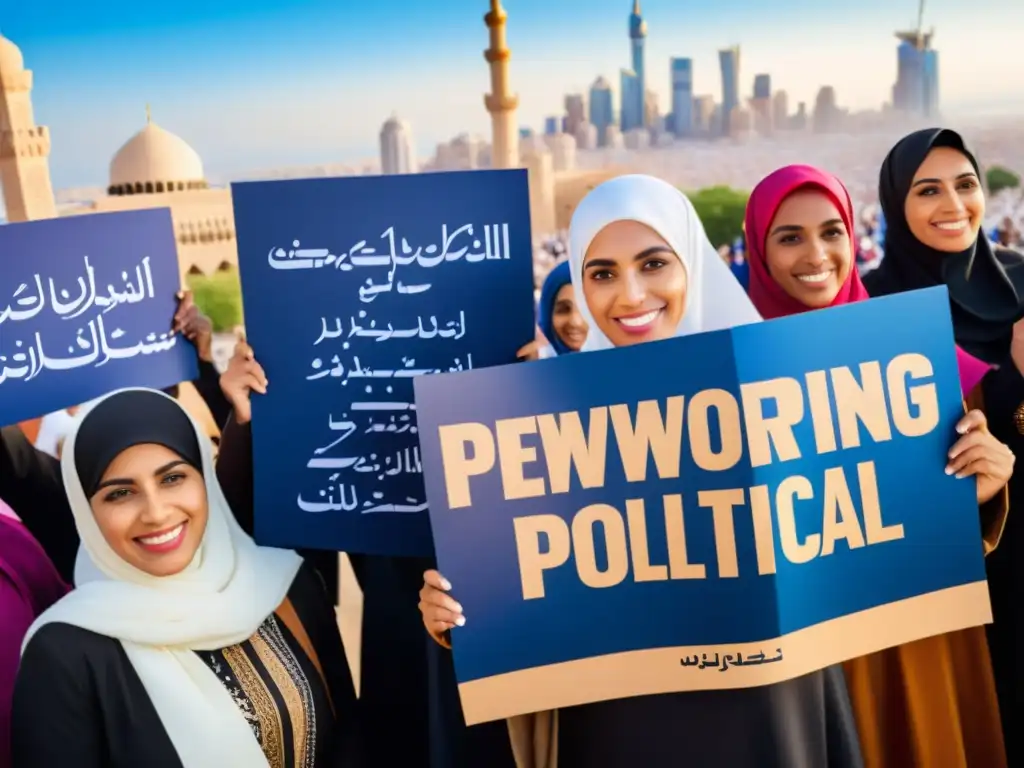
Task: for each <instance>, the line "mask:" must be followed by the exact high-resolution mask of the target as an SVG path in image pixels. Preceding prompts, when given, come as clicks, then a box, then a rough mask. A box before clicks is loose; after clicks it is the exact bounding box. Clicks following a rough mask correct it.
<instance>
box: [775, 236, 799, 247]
mask: <svg viewBox="0 0 1024 768" xmlns="http://www.w3.org/2000/svg"><path fill="white" fill-rule="evenodd" d="M798 242H800V236H799V235H794V234H789V235H782V236H781V237H780V238H779V243H780V244H781V245H792V244H794V243H798Z"/></svg>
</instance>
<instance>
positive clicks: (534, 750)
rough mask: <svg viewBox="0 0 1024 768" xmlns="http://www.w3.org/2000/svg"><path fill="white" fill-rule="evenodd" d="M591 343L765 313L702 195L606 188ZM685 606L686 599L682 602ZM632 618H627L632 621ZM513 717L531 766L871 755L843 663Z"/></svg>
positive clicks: (593, 257)
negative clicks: (718, 239)
mask: <svg viewBox="0 0 1024 768" xmlns="http://www.w3.org/2000/svg"><path fill="white" fill-rule="evenodd" d="M569 247H570V261H571V264H572V281H573V285H574V286H575V288H576V294H577V304H578V306H579V309H580V312H581V313H582V314H583V316H584V318H585V319H586V321H587V325H588V326H589V332H588V336H587V341H586V342H585V343H584V345H583V350H582V351H584V352H585V351H593V350H605V349H610V348H612V347H621V346H628V345H632V344H638V343H642V342H646V341H659V340H663V339H668V338H673V337H677V336H686V335H689V334H693V333H701V332H705V331H714V330H720V329H723V328H732V327H734V326H737V325H744V324H747V323H754V322H759V321H760V319H761V318H760V317H759V316H758V314H757V311H756V310H755V309H754V307H753V305H752V304H751V303H750V300H749V299H748V298H747V296H746V294H745V293H744V291H743V289H742V287H741V286H740V284H739V283H738V282H737V281H736V279H735V278H734V277H733V275H732V274H731V272H730V271H729V269H728V267H726V265H725V264H724V263H723V262H722V260H721V258H720V257H719V256H718V253H717V252H716V251H715V249H714V248H713V247H712V245H711V243H710V242H708V239H707V236H706V235H705V233H704V227H703V226H702V225H701V222H700V219H699V218H698V217H697V214H696V211H694V209H693V205H692V204H691V203H690V201H689V200H688V199H687V198H686V197H685V196H684V195H683V194H682V193H680V192H679V191H678V190H677V189H675V188H674V187H672V186H670V185H669V184H666V183H665V182H663V181H661V180H659V179H655V178H652V177H649V176H620V177H618V178H615V179H612V180H610V181H607V182H605V183H604V184H601V185H600V186H599V187H597V188H596V189H594V191H593V192H591V193H590V194H589V195H588V196H587V197H586V198H584V199H583V201H582V202H581V203H580V205H579V207H578V208H577V209H576V212H575V214H573V218H572V225H571V229H570V234H569ZM451 589H452V585H451V584H449V583H448V582H447V580H446V579H444V578H443V577H442V576H441V575H440V574H439V573H437V572H436V571H428V572H427V573H426V574H425V575H424V586H423V590H422V591H421V593H420V600H421V602H420V609H421V611H422V613H423V620H424V624H425V625H426V627H427V630H428V632H430V634H431V635H432V636H433V637H434V638H435V639H436V640H437V641H438V642H439V643H441V644H442V645H446V646H447V645H448V633H449V632H450V631H451V630H452V629H453V628H456V627H460V626H462V625H463V624H464V623H465V617H464V616H463V615H462V609H461V607H460V606H459V604H458V603H457V602H456V601H455V600H454V599H453V598H452V597H451V596H450V594H449V592H450V591H451ZM680 609H681V610H685V606H680ZM624 620H626V619H624ZM557 715H558V716H557V717H555V716H554V713H539V714H537V715H534V716H532V717H529V716H528V717H525V718H514V719H513V720H510V721H509V727H510V734H511V738H512V748H513V752H514V753H515V755H516V762H517V764H518V765H519V767H520V768H555V767H556V766H558V768H634V766H643V767H644V768H669V767H670V766H671V768H677V767H678V766H684V765H685V766H687V768H719V766H728V768H794V767H795V766H807V768H811V767H812V766H813V768H857V767H859V766H861V765H862V764H863V761H862V759H861V756H860V750H859V746H858V742H857V734H856V729H855V726H854V723H853V716H852V712H851V709H850V702H849V697H848V695H847V692H846V688H845V684H844V682H843V676H842V672H841V671H840V670H837V669H829V670H826V671H824V672H818V673H815V674H811V675H807V676H806V677H802V678H799V679H797V680H792V681H790V682H787V683H781V684H778V685H773V686H768V687H764V688H748V689H741V690H729V691H709V692H696V693H679V694H667V695H661V696H638V697H635V698H630V699H620V700H616V701H606V702H599V703H596V704H588V705H585V706H580V707H571V708H568V709H564V710H561V711H560V712H558V713H557Z"/></svg>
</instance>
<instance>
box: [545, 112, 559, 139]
mask: <svg viewBox="0 0 1024 768" xmlns="http://www.w3.org/2000/svg"><path fill="white" fill-rule="evenodd" d="M561 132H562V118H560V117H558V116H555V115H552V116H550V117H545V118H544V135H545V136H553V135H554V134H556V133H561Z"/></svg>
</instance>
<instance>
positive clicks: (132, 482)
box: [89, 444, 209, 576]
mask: <svg viewBox="0 0 1024 768" xmlns="http://www.w3.org/2000/svg"><path fill="white" fill-rule="evenodd" d="M89 504H90V506H91V507H92V512H93V516H94V517H95V518H96V523H97V525H98V526H99V529H100V531H101V532H102V533H103V538H104V539H106V541H107V544H108V545H109V546H110V548H111V549H112V550H114V552H116V553H117V555H118V556H119V557H120V558H121V559H122V560H124V561H125V562H126V563H128V564H129V565H133V566H135V567H136V568H138V569H139V570H140V571H143V572H144V573H148V574H149V575H151V576H173V575H174V574H176V573H180V572H181V571H183V570H184V569H185V568H186V567H187V566H188V565H189V563H191V562H192V559H193V558H194V557H195V554H196V551H197V550H198V549H199V544H200V543H201V542H202V540H203V534H204V533H205V531H206V521H207V516H208V514H209V511H208V506H207V500H206V483H205V482H204V481H203V477H202V475H201V474H200V473H199V471H198V470H196V469H195V468H194V467H192V466H191V465H190V464H188V463H187V462H185V461H184V460H183V459H182V458H181V457H180V456H178V455H177V454H176V453H174V452H173V451H171V450H169V449H167V448H164V447H163V446H162V445H154V444H145V445H135V446H132V447H131V448H127V449H126V450H124V451H122V452H121V453H119V454H118V455H117V457H116V458H115V459H114V460H113V461H112V462H110V466H109V467H107V471H106V472H104V473H103V479H102V480H101V481H100V487H99V489H98V490H97V491H96V493H95V494H94V495H93V497H92V498H91V499H90V500H89Z"/></svg>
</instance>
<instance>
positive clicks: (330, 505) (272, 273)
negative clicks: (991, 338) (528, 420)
mask: <svg viewBox="0 0 1024 768" xmlns="http://www.w3.org/2000/svg"><path fill="white" fill-rule="evenodd" d="M232 195H233V197H234V205H235V224H236V229H237V232H238V245H239V261H240V269H241V277H242V296H243V302H244V305H245V318H246V332H247V334H248V338H249V342H250V343H251V345H252V347H253V349H254V350H255V353H256V357H257V359H258V360H259V362H260V363H261V364H262V365H263V367H264V369H265V370H266V373H267V378H268V380H269V386H268V393H267V395H266V396H265V397H256V398H255V402H254V404H253V422H252V423H253V441H254V470H255V483H256V489H255V490H256V510H255V514H256V538H257V540H258V541H259V542H260V543H261V544H268V545H274V546H281V547H312V548H322V549H338V550H342V551H345V552H353V553H365V554H379V555H410V556H411V555H425V556H431V555H432V554H433V548H432V543H431V536H430V520H429V518H428V516H427V513H426V509H427V504H426V498H425V492H424V489H423V476H422V467H421V462H420V457H419V444H418V441H417V437H416V432H417V426H416V418H415V417H416V408H415V405H414V403H413V390H412V377H414V376H419V375H421V374H427V373H434V372H437V371H442V370H443V371H453V370H463V369H467V370H468V369H475V368H480V367H484V366H490V365H500V364H504V363H510V362H512V361H513V360H515V355H516V351H517V350H518V349H519V348H520V347H521V346H522V345H523V344H525V343H527V342H528V341H530V340H532V339H533V335H534V309H533V261H532V252H531V238H530V211H529V194H528V190H527V183H526V172H525V171H522V170H509V171H471V172H462V173H437V174H411V175H395V176H360V177H347V178H331V179H310V180H300V181H270V182H251V183H243V184H234V185H232Z"/></svg>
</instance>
